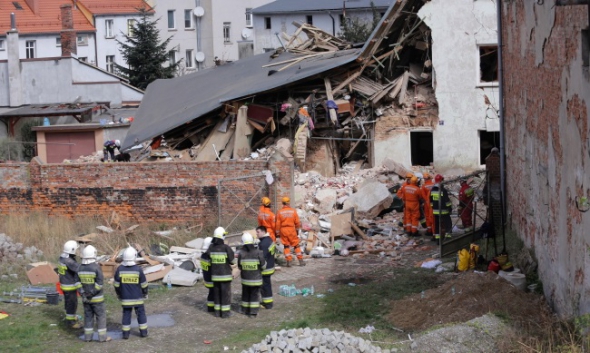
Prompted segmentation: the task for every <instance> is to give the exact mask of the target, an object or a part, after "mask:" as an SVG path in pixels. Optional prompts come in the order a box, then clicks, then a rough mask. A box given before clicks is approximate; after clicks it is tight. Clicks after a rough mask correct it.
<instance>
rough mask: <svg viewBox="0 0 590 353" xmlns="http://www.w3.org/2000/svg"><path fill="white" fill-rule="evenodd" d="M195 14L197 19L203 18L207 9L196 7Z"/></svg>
mask: <svg viewBox="0 0 590 353" xmlns="http://www.w3.org/2000/svg"><path fill="white" fill-rule="evenodd" d="M193 13H194V14H195V16H197V17H203V15H204V14H205V9H204V8H202V7H201V6H197V7H195V9H194V10H193Z"/></svg>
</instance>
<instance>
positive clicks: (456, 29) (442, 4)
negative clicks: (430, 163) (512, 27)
mask: <svg viewBox="0 0 590 353" xmlns="http://www.w3.org/2000/svg"><path fill="white" fill-rule="evenodd" d="M451 5H452V6H451ZM418 16H419V17H420V18H422V19H423V21H424V22H425V23H426V24H427V25H428V27H429V28H430V29H431V30H432V64H433V67H434V71H435V74H436V75H435V80H436V89H435V93H436V99H437V101H438V109H439V125H438V126H437V127H436V128H435V129H434V131H433V143H434V167H435V168H436V169H437V170H440V171H445V172H447V173H453V174H460V173H464V172H467V171H471V170H474V169H477V168H479V167H480V143H479V133H478V130H484V131H498V130H499V124H498V122H497V121H498V117H497V114H496V112H495V110H497V109H498V83H497V82H495V83H485V82H480V73H479V72H480V68H479V45H486V44H490V45H496V44H497V42H498V40H497V35H498V32H497V23H496V22H497V20H496V19H497V17H496V4H495V0H491V1H474V0H454V1H452V2H449V1H445V0H432V1H430V2H427V3H426V4H425V5H424V6H423V7H422V8H421V9H420V11H419V12H418ZM484 94H485V95H487V97H488V99H489V101H490V103H491V106H490V105H488V104H486V101H485V98H484ZM492 121H494V122H492Z"/></svg>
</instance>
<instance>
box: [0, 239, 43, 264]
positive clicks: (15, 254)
mask: <svg viewBox="0 0 590 353" xmlns="http://www.w3.org/2000/svg"><path fill="white" fill-rule="evenodd" d="M42 257H43V251H41V250H39V249H37V248H36V247H35V246H27V247H26V246H24V245H23V244H22V243H15V242H14V241H13V240H12V238H11V237H9V236H7V235H6V234H4V233H1V234H0V263H7V264H10V263H14V262H19V261H21V260H22V261H29V262H31V261H32V262H36V261H37V260H38V259H40V258H42Z"/></svg>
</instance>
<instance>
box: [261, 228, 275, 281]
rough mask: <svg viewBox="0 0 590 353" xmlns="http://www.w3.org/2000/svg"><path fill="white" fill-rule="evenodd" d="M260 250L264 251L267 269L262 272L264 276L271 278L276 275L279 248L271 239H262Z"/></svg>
mask: <svg viewBox="0 0 590 353" xmlns="http://www.w3.org/2000/svg"><path fill="white" fill-rule="evenodd" d="M258 248H259V249H260V250H261V251H262V254H263V255H264V261H266V268H265V269H264V270H262V275H263V276H270V275H272V274H273V273H275V251H276V249H277V247H276V245H275V243H274V242H273V241H272V239H271V238H270V237H263V238H261V239H260V243H259V244H258Z"/></svg>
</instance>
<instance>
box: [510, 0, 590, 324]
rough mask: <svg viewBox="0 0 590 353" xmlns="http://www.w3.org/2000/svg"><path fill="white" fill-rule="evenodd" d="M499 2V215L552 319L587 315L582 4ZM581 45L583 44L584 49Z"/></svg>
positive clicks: (588, 216) (588, 145) (589, 260)
mask: <svg viewBox="0 0 590 353" xmlns="http://www.w3.org/2000/svg"><path fill="white" fill-rule="evenodd" d="M537 3H538V2H537V1H502V18H503V19H502V21H503V31H502V32H503V41H504V63H505V74H504V79H505V104H506V111H505V129H506V138H505V141H506V151H505V152H506V183H507V191H506V192H507V203H508V221H509V225H511V226H512V227H513V228H514V229H515V230H516V231H517V232H518V234H519V235H520V236H521V237H522V238H523V239H524V241H525V244H526V245H527V246H529V247H532V248H533V249H534V251H535V253H536V256H537V258H538V260H539V275H540V278H541V280H542V281H543V288H544V291H545V296H546V297H547V299H548V301H549V303H550V304H551V305H552V306H553V308H554V309H555V310H556V311H557V313H559V314H561V315H562V316H566V317H569V316H576V315H581V314H587V313H590V266H589V265H590V233H589V232H588V229H590V213H583V212H581V211H579V210H578V208H577V207H576V197H581V196H585V197H589V196H590V190H589V189H588V188H589V187H590V142H589V139H588V137H589V126H588V120H589V115H588V108H587V107H588V100H589V99H590V82H589V81H590V75H589V72H588V67H584V66H583V62H582V45H581V42H582V38H581V30H582V29H585V28H588V21H589V19H588V9H587V6H583V5H578V6H555V4H554V2H553V1H545V2H544V3H542V4H541V5H539V4H537ZM586 50H587V49H586Z"/></svg>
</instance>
